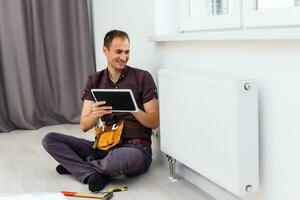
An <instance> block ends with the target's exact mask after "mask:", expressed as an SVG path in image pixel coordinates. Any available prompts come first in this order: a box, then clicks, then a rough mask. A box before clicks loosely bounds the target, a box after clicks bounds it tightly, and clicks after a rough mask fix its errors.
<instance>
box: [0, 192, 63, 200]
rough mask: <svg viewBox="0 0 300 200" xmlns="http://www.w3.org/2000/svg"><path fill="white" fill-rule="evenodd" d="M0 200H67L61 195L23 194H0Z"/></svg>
mask: <svg viewBox="0 0 300 200" xmlns="http://www.w3.org/2000/svg"><path fill="white" fill-rule="evenodd" d="M0 200H67V198H66V197H65V196H64V195H63V194H62V193H50V192H39V193H24V194H5V193H0Z"/></svg>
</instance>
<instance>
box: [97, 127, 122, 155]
mask: <svg viewBox="0 0 300 200" xmlns="http://www.w3.org/2000/svg"><path fill="white" fill-rule="evenodd" d="M123 126H124V121H119V122H118V123H115V124H113V125H111V126H106V125H103V126H101V127H99V128H96V129H95V135H96V139H95V142H94V145H93V148H94V149H96V148H98V149H100V150H108V149H110V148H112V147H114V146H116V145H117V144H119V143H120V142H121V136H122V131H123Z"/></svg>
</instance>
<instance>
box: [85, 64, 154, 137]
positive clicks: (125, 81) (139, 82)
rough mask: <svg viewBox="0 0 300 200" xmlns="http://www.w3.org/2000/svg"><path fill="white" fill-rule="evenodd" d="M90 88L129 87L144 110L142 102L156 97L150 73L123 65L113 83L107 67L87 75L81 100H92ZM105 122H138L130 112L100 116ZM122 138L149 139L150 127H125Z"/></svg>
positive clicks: (138, 104)
mask: <svg viewBox="0 0 300 200" xmlns="http://www.w3.org/2000/svg"><path fill="white" fill-rule="evenodd" d="M91 89H131V90H132V93H133V95H134V98H135V100H136V103H137V106H138V107H139V109H140V110H143V111H144V106H143V105H144V103H147V102H148V101H150V100H152V99H153V98H158V96H157V88H156V85H155V82H154V81H153V78H152V76H151V74H150V73H149V72H147V71H145V70H141V69H137V68H132V67H130V66H125V68H124V69H123V71H122V74H121V75H120V77H119V79H118V81H117V82H116V83H113V82H112V81H111V79H110V78H109V74H108V70H107V68H106V69H104V70H102V71H99V72H96V73H94V74H92V75H90V76H89V78H88V81H87V83H86V86H85V89H84V90H83V93H82V96H81V98H82V100H90V101H94V98H93V95H92V93H91ZM102 120H104V121H106V122H111V121H113V120H114V121H118V120H130V121H133V122H137V123H139V122H138V121H137V120H136V119H135V117H134V116H133V115H132V114H131V113H129V112H128V113H123V112H116V113H113V114H110V115H106V116H104V117H102ZM122 137H124V138H142V139H147V140H149V141H151V129H150V128H146V127H145V129H144V131H142V132H141V131H137V130H134V129H130V128H127V127H125V128H124V130H123V135H122Z"/></svg>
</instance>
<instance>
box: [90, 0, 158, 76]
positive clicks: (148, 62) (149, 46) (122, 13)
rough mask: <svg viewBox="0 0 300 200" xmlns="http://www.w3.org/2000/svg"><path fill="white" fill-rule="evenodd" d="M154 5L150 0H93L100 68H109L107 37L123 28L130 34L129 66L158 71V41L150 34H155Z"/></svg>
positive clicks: (97, 63) (98, 65)
mask: <svg viewBox="0 0 300 200" xmlns="http://www.w3.org/2000/svg"><path fill="white" fill-rule="evenodd" d="M153 10H154V5H153V3H152V1H149V0H126V1H120V0H93V12H94V35H95V49H96V65H97V70H101V69H103V68H105V67H106V59H105V57H104V55H103V53H102V47H103V38H104V36H105V34H106V33H107V32H108V31H110V30H112V29H120V30H123V31H125V32H127V33H128V34H129V37H130V40H131V42H130V48H131V49H130V59H129V62H128V65H130V66H132V67H138V68H143V69H146V70H149V71H150V72H151V73H152V74H154V75H155V73H156V72H155V70H154V67H153V66H154V64H153V61H154V59H153V58H154V46H155V44H154V43H149V42H148V39H147V37H146V35H152V34H154V21H153V20H152V19H153V18H154V12H153Z"/></svg>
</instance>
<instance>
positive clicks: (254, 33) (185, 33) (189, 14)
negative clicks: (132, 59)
mask: <svg viewBox="0 0 300 200" xmlns="http://www.w3.org/2000/svg"><path fill="white" fill-rule="evenodd" d="M154 2H155V33H156V35H154V36H151V37H149V40H150V41H180V40H181V41H186V40H270V39H300V0H154Z"/></svg>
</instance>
